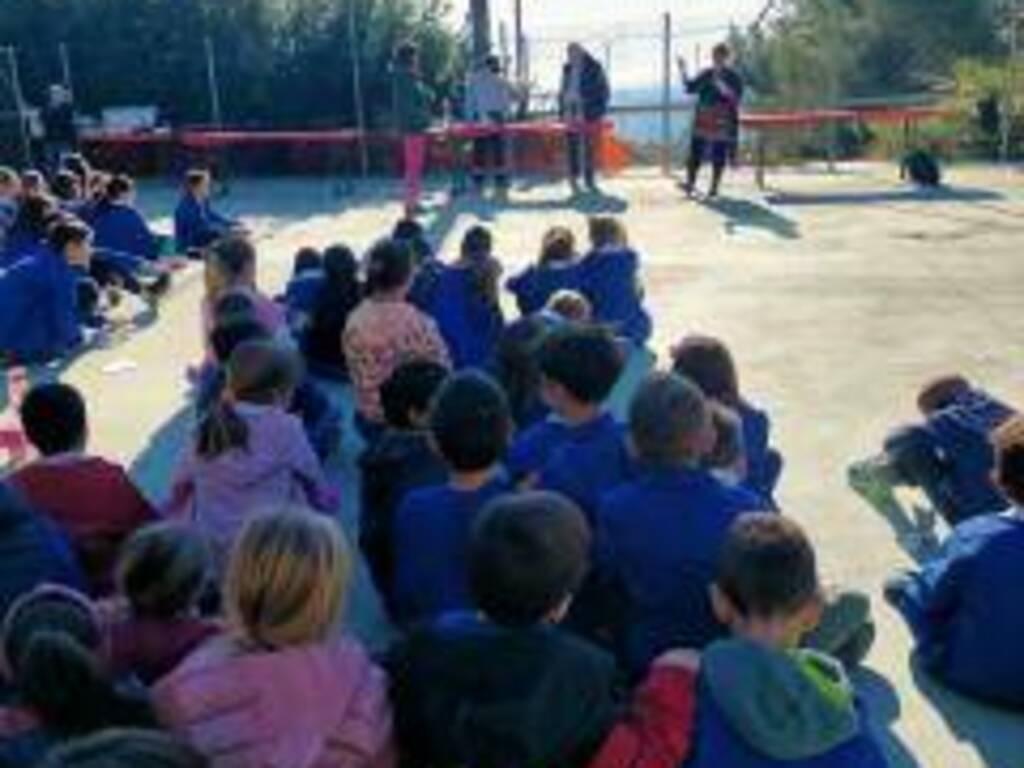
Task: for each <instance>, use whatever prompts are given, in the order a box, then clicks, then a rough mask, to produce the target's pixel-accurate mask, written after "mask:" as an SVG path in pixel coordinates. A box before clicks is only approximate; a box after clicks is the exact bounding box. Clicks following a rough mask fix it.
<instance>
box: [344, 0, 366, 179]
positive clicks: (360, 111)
mask: <svg viewBox="0 0 1024 768" xmlns="http://www.w3.org/2000/svg"><path fill="white" fill-rule="evenodd" d="M357 2H358V0H349V2H348V39H349V46H348V47H349V51H351V53H352V99H353V102H354V106H355V110H356V130H357V131H358V132H359V169H360V171H361V173H362V176H363V178H364V179H365V178H366V177H367V176H368V175H369V173H370V148H369V146H367V143H366V105H365V103H364V102H363V63H362V51H363V47H362V45H361V44H360V43H361V41H360V39H359V34H358V33H359V28H358V24H357V23H356V3H357Z"/></svg>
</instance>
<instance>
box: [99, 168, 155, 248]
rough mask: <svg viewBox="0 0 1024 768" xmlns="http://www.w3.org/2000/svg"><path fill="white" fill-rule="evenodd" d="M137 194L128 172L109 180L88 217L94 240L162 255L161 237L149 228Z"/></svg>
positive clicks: (101, 246) (117, 246) (114, 246)
mask: <svg viewBox="0 0 1024 768" xmlns="http://www.w3.org/2000/svg"><path fill="white" fill-rule="evenodd" d="M134 198H135V183H134V182H133V181H132V179H131V178H130V177H129V176H123V175H117V176H113V177H111V178H110V180H109V181H107V184H106V187H105V188H104V191H103V196H102V197H101V198H100V200H99V201H98V202H97V203H96V204H95V206H94V207H93V208H92V211H91V213H90V217H89V223H90V225H91V226H92V228H93V232H94V233H95V236H94V242H95V244H96V247H97V248H102V249H104V250H108V251H116V252H118V253H128V254H131V255H133V256H138V257H141V258H144V259H148V260H150V261H152V260H154V259H156V258H158V257H159V256H160V248H161V238H160V237H159V236H158V235H157V234H156V233H154V232H153V230H151V229H150V228H149V224H148V223H147V222H146V219H145V217H144V216H143V215H142V214H141V213H140V212H139V210H138V208H136V207H135V205H134Z"/></svg>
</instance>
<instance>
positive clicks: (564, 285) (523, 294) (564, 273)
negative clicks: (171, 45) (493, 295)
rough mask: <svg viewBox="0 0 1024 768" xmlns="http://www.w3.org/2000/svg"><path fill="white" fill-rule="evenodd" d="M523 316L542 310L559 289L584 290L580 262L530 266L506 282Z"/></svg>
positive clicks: (506, 288) (506, 286)
mask: <svg viewBox="0 0 1024 768" xmlns="http://www.w3.org/2000/svg"><path fill="white" fill-rule="evenodd" d="M505 290H507V291H508V292H509V293H511V294H512V295H513V296H515V299H516V305H517V306H518V307H519V312H520V314H522V316H523V317H526V316H528V315H532V314H535V313H537V312H540V311H541V310H542V309H544V307H545V306H547V303H548V299H550V298H551V297H552V296H554V295H555V294H556V293H558V292H559V291H576V292H580V293H581V292H582V291H583V283H582V277H581V275H580V270H579V265H578V264H575V263H573V264H566V265H555V266H544V267H542V266H533V267H528V268H527V269H525V270H524V271H522V272H520V273H519V274H518V275H515V276H513V277H511V278H509V279H508V280H507V281H506V282H505Z"/></svg>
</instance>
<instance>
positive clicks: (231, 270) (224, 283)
mask: <svg viewBox="0 0 1024 768" xmlns="http://www.w3.org/2000/svg"><path fill="white" fill-rule="evenodd" d="M206 286H207V291H209V293H210V295H211V296H212V297H213V298H214V299H215V300H216V299H218V298H220V296H221V295H223V294H224V293H226V292H227V291H229V290H231V289H232V288H255V287H256V248H255V247H254V246H253V244H252V242H250V241H249V240H248V239H247V238H245V237H242V236H240V235H232V236H231V237H226V238H224V239H223V240H218V241H217V242H215V243H214V244H213V245H212V246H211V247H210V250H209V251H208V252H207V255H206Z"/></svg>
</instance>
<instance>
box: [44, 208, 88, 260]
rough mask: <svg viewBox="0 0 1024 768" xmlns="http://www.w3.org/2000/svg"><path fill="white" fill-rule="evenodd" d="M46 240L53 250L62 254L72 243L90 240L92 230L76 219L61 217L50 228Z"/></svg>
mask: <svg viewBox="0 0 1024 768" xmlns="http://www.w3.org/2000/svg"><path fill="white" fill-rule="evenodd" d="M47 239H48V240H49V242H50V247H51V248H52V249H53V250H55V251H56V252H57V253H63V252H64V249H65V248H67V247H68V246H69V245H71V244H72V243H85V242H88V241H89V240H91V239H92V230H91V229H90V228H89V226H88V225H87V224H84V223H83V222H81V221H79V220H78V219H72V218H69V217H62V218H60V219H57V221H55V222H54V223H53V225H51V226H50V229H49V232H48V233H47Z"/></svg>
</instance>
